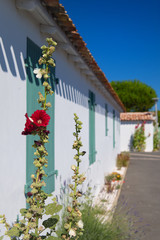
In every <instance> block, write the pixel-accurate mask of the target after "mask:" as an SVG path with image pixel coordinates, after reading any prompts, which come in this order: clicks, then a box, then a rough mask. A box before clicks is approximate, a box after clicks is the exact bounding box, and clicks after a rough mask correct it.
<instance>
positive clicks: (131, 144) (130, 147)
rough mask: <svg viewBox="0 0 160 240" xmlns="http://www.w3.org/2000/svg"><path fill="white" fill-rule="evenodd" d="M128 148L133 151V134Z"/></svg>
mask: <svg viewBox="0 0 160 240" xmlns="http://www.w3.org/2000/svg"><path fill="white" fill-rule="evenodd" d="M128 149H129V151H133V134H132V135H131V137H130V140H129V144H128Z"/></svg>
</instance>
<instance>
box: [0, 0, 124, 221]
mask: <svg viewBox="0 0 160 240" xmlns="http://www.w3.org/2000/svg"><path fill="white" fill-rule="evenodd" d="M0 16H1V21H0V29H1V31H0V63H1V65H0V78H1V87H0V102H1V119H0V123H1V124H0V132H1V138H0V152H1V159H0V214H1V213H5V214H6V217H7V219H9V221H14V220H15V219H16V216H17V215H18V214H19V209H20V208H22V207H25V197H24V185H25V183H26V137H25V136H22V135H21V132H22V130H23V129H24V124H25V117H24V114H25V113H26V72H25V65H24V59H25V57H26V39H27V37H29V38H30V39H32V40H33V41H34V42H35V43H36V44H38V45H39V46H41V45H43V44H44V43H45V38H46V36H44V35H42V34H41V33H40V31H39V24H38V23H37V22H36V21H35V20H34V19H33V18H32V17H31V16H30V15H29V14H27V13H25V12H21V11H19V10H17V9H16V7H15V1H10V0H5V1H2V2H1V7H0ZM4 23H5V24H4ZM55 59H56V65H57V67H56V75H57V77H58V78H59V85H57V88H56V93H55V169H56V170H58V172H59V175H58V177H57V179H56V184H55V186H56V189H55V194H59V192H60V188H61V187H63V185H64V181H66V182H68V181H69V177H70V175H71V170H70V166H71V164H73V155H74V151H73V150H72V144H73V139H74V138H73V135H72V133H73V131H74V121H73V114H74V113H77V114H78V116H79V117H80V120H81V121H82V122H83V129H82V142H83V145H84V147H83V149H84V150H85V151H86V152H87V154H86V155H85V156H84V157H83V162H82V166H81V171H82V172H85V174H86V176H87V182H86V185H87V183H89V184H90V186H92V187H94V186H95V187H96V192H98V190H99V189H100V187H101V186H102V184H103V181H104V175H105V174H107V173H108V172H110V171H112V169H113V167H114V166H115V159H116V156H117V153H119V152H120V122H119V111H118V110H117V109H119V108H118V106H117V107H116V104H115V105H114V106H115V107H114V108H115V111H116V124H115V126H116V134H115V135H116V146H115V148H114V149H113V114H112V113H113V106H112V103H111V102H110V103H108V110H109V113H108V116H109V117H108V129H109V131H108V136H105V104H106V103H107V99H105V97H104V96H102V94H101V93H100V92H99V91H98V90H97V89H96V88H95V87H94V86H92V85H91V83H90V81H89V79H87V78H86V77H85V76H84V75H82V73H81V72H80V70H79V69H78V67H77V66H76V65H75V64H74V63H73V62H71V61H70V60H69V58H68V57H67V54H66V53H64V52H63V51H62V50H61V49H57V50H56V53H55ZM88 90H91V91H93V92H94V93H95V95H96V104H97V106H96V117H95V121H96V150H97V155H96V162H95V163H94V164H92V165H91V166H89V152H88V151H89V109H88Z"/></svg>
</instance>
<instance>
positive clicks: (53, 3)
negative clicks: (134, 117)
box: [41, 0, 125, 111]
mask: <svg viewBox="0 0 160 240" xmlns="http://www.w3.org/2000/svg"><path fill="white" fill-rule="evenodd" d="M41 1H42V3H43V4H45V6H46V8H47V10H48V12H49V13H51V15H52V17H53V19H54V20H55V21H56V22H57V24H58V25H59V26H60V27H61V29H62V30H63V32H64V33H65V35H66V36H67V38H68V39H69V41H70V42H71V43H72V45H73V46H74V48H75V49H76V50H77V52H78V53H79V55H80V56H81V57H82V58H83V60H84V62H85V63H86V64H87V65H88V67H89V68H90V69H91V70H92V71H93V73H94V74H95V76H96V77H97V78H98V80H99V81H100V82H101V83H102V84H103V86H104V87H105V88H106V89H107V90H108V91H109V92H110V94H111V95H112V96H113V97H114V99H115V101H116V102H117V103H118V104H119V105H120V106H121V108H122V109H123V111H125V107H124V105H123V103H122V102H121V100H120V98H119V97H118V95H117V94H116V92H115V91H114V90H113V88H112V86H111V84H110V83H109V81H108V79H107V78H106V76H105V74H104V73H103V72H102V70H101V69H100V68H99V66H98V64H97V63H96V61H95V59H94V58H93V56H92V54H91V53H90V51H89V50H88V48H87V47H86V43H85V42H84V41H83V39H82V37H81V36H80V34H79V33H78V31H77V29H76V27H75V25H74V24H73V22H72V20H71V19H70V18H69V16H68V14H67V12H66V11H65V8H64V6H62V4H60V3H59V0H41Z"/></svg>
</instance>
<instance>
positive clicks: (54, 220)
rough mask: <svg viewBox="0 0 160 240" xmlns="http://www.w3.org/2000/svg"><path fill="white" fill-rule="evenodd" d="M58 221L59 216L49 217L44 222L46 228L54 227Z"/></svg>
mask: <svg viewBox="0 0 160 240" xmlns="http://www.w3.org/2000/svg"><path fill="white" fill-rule="evenodd" d="M57 222H58V219H57V218H48V219H47V220H45V221H44V222H43V223H42V224H43V226H44V227H45V228H52V227H53V226H54V225H55V224H56V223H57Z"/></svg>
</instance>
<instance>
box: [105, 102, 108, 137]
mask: <svg viewBox="0 0 160 240" xmlns="http://www.w3.org/2000/svg"><path fill="white" fill-rule="evenodd" d="M105 135H106V136H108V106H107V104H105Z"/></svg>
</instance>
